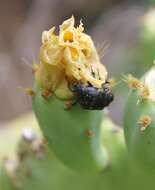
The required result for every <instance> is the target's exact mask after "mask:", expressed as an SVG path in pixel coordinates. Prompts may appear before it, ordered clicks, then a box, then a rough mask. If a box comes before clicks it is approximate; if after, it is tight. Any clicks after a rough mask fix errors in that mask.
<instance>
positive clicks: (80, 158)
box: [33, 86, 108, 172]
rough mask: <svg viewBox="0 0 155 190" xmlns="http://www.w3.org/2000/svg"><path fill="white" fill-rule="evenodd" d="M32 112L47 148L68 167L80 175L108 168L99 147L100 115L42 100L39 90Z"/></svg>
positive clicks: (55, 100) (74, 106) (101, 114)
mask: <svg viewBox="0 0 155 190" xmlns="http://www.w3.org/2000/svg"><path fill="white" fill-rule="evenodd" d="M35 91H36V95H35V96H34V97H33V109H34V112H35V114H36V117H37V119H38V122H39V125H40V127H41V129H42V131H43V134H44V136H45V137H46V138H47V140H48V142H49V147H50V148H51V149H52V150H53V151H54V152H55V154H56V156H57V157H58V158H59V159H60V160H61V161H62V162H63V163H65V164H66V165H67V166H68V167H71V168H73V169H76V170H79V171H86V172H89V171H98V170H102V169H104V168H105V167H106V166H107V165H108V155H107V152H106V150H105V149H104V147H103V146H102V143H101V135H102V134H101V133H100V125H101V121H102V117H103V113H102V111H88V110H84V109H82V108H81V107H80V106H79V105H78V104H76V105H73V107H72V108H71V110H65V109H64V102H63V101H61V100H59V99H57V98H56V97H54V96H53V97H50V98H49V99H45V98H43V97H42V96H41V90H40V88H39V86H37V87H36V89H35Z"/></svg>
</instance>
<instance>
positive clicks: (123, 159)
mask: <svg viewBox="0 0 155 190" xmlns="http://www.w3.org/2000/svg"><path fill="white" fill-rule="evenodd" d="M28 120H29V121H30V122H28ZM33 120H34V119H33V117H31V118H30V117H29V118H27V117H26V118H23V121H24V122H22V123H21V122H18V121H17V122H16V124H15V128H14V129H13V130H12V131H11V132H10V131H9V132H8V133H7V139H10V137H11V136H12V134H15V133H18V135H16V138H11V143H12V144H13V145H14V153H13V155H17V156H18V155H19V153H20V150H24V151H26V152H27V153H26V154H25V157H24V158H23V159H22V160H20V162H19V165H18V169H17V170H16V172H15V173H14V174H15V175H12V176H14V177H13V178H10V175H8V174H9V173H8V170H6V167H5V165H4V163H5V162H2V161H1V167H0V189H2V190H32V189H38V190H42V189H46V190H51V189H53V190H72V189H74V190H79V189H82V190H88V189H89V190H94V189H96V190H124V189H126V190H131V189H133V190H137V189H141V190H146V189H147V188H148V187H149V189H150V190H153V189H154V186H155V181H154V175H152V174H149V173H146V172H145V171H144V172H143V171H141V170H139V168H138V167H137V166H135V165H134V164H133V162H131V160H129V157H128V153H127V151H126V146H125V142H124V135H123V130H122V129H120V128H118V127H116V126H115V125H114V124H113V123H112V122H111V121H110V120H109V119H108V118H105V119H104V120H103V122H102V127H101V129H102V135H103V136H102V137H101V138H102V139H104V144H105V146H106V148H107V150H108V153H109V157H110V163H109V167H107V169H106V170H105V171H102V172H98V173H89V174H88V173H87V174H86V173H85V174H83V173H81V172H76V171H73V170H71V169H69V168H68V167H66V166H65V165H63V164H62V163H61V162H60V161H59V160H58V159H57V158H56V157H55V155H54V154H53V153H52V152H51V151H49V149H48V147H47V145H46V144H44V148H43V149H42V148H41V150H43V153H44V154H43V156H39V157H38V156H36V151H35V152H34V151H33V152H32V149H31V146H30V144H29V143H28V148H26V146H25V145H26V144H25V141H24V142H23V138H22V139H21V135H20V133H19V130H21V128H22V127H23V126H24V127H25V126H27V125H29V124H30V123H33ZM35 125H36V124H35ZM29 127H30V126H29ZM31 127H32V125H31ZM36 131H37V133H38V129H37V130H36ZM4 136H5V134H4V133H1V134H0V137H4ZM40 138H41V139H42V137H37V138H36V139H35V140H37V141H36V142H39V141H40ZM2 139H3V138H0V142H1V143H2ZM5 145H6V147H7V150H8V153H9V150H10V146H8V145H10V142H9V144H8V145H7V142H6V144H5ZM23 147H24V148H23ZM35 147H36V146H35ZM11 149H12V148H11ZM33 150H34V149H33ZM1 155H6V156H7V154H6V151H5V150H4V153H3V152H1ZM13 155H9V158H8V160H10V161H16V159H17V157H14V156H13ZM12 163H14V162H12ZM12 174H13V173H12ZM13 179H14V180H13Z"/></svg>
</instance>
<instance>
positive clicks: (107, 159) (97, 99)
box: [0, 16, 155, 190]
mask: <svg viewBox="0 0 155 190" xmlns="http://www.w3.org/2000/svg"><path fill="white" fill-rule="evenodd" d="M54 30H55V28H52V29H51V30H49V31H45V32H43V35H42V46H41V49H40V56H39V57H40V61H39V64H38V65H37V66H35V68H34V73H35V85H34V89H33V90H32V89H26V91H27V93H28V94H30V95H31V96H32V104H33V109H34V112H35V115H36V118H37V121H38V123H39V126H40V129H41V131H42V135H40V132H38V129H37V130H35V132H32V131H31V130H30V129H26V130H24V132H23V133H22V136H21V135H18V138H17V141H18V143H17V144H16V147H15V148H14V154H13V155H12V158H11V157H9V158H8V157H5V159H3V161H1V165H2V166H1V170H0V189H2V190H18V189H19V190H31V189H38V190H43V189H46V190H51V189H53V190H71V189H74V190H78V189H82V190H88V189H89V190H94V189H97V190H114V189H115V190H120V189H122V190H123V189H126V190H129V189H134V190H136V189H142V190H145V189H146V188H148V187H149V189H154V187H155V180H154V175H155V171H154V168H155V156H154V150H155V148H154V144H155V143H154V137H155V132H154V131H155V130H154V128H155V124H154V122H155V119H154V116H155V111H154V110H155V109H154V108H155V106H154V100H155V91H154V90H155V69H154V67H153V68H152V69H150V70H149V71H148V72H147V73H146V74H145V75H144V76H143V77H142V78H141V79H140V80H139V79H137V78H135V77H133V76H132V75H128V76H126V77H125V82H126V83H127V85H128V86H129V89H130V90H129V91H130V92H129V97H128V101H127V103H126V109H125V114H124V129H125V130H124V132H125V140H124V133H123V129H122V128H120V127H118V126H116V125H115V124H114V123H113V122H112V121H111V120H110V118H109V117H108V116H107V115H105V113H103V112H102V110H103V109H104V108H105V107H107V106H109V104H110V103H111V102H112V101H113V99H114V95H113V93H112V92H111V91H112V86H113V84H112V82H111V80H109V79H108V76H107V74H108V72H107V70H106V68H105V67H104V65H102V64H101V62H100V59H99V56H98V54H97V51H96V49H95V46H94V44H93V41H92V39H91V37H90V36H88V35H87V34H85V33H84V32H83V30H84V28H83V25H82V22H81V23H80V25H79V26H78V27H75V26H74V17H73V16H72V17H71V18H70V19H68V20H66V21H65V22H63V24H62V25H61V26H60V30H59V34H58V35H56V34H55V33H54ZM116 98H117V97H116ZM19 127H21V126H19ZM15 130H17V129H15ZM9 135H11V134H9ZM12 143H13V142H12ZM126 144H127V147H126Z"/></svg>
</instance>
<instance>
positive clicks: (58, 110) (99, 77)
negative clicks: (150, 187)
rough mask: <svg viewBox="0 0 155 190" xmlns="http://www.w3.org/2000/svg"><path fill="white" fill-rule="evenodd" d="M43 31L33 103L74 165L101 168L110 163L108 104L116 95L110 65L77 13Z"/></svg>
mask: <svg viewBox="0 0 155 190" xmlns="http://www.w3.org/2000/svg"><path fill="white" fill-rule="evenodd" d="M54 30H55V28H52V29H51V30H49V31H45V32H43V35H42V46H41V50H40V64H39V66H38V68H37V69H36V72H35V80H36V85H35V90H34V91H35V95H34V96H33V109H34V112H35V114H36V117H37V119H38V122H39V125H40V127H41V129H42V131H43V134H44V136H45V137H46V138H47V140H48V142H49V147H50V148H51V149H52V150H53V151H54V152H55V154H56V156H57V157H58V158H59V159H60V160H61V161H62V162H63V163H64V164H66V165H67V166H68V167H71V168H73V169H75V170H79V171H85V172H90V171H93V172H94V171H101V170H103V169H104V168H105V167H107V166H108V164H109V158H108V154H107V151H106V149H105V147H104V146H103V144H102V143H101V135H102V134H101V129H100V125H101V121H102V117H103V114H102V111H101V110H102V109H103V108H104V107H106V106H108V105H109V103H110V102H111V101H112V100H113V94H112V93H111V91H110V83H109V82H108V80H107V71H106V68H105V67H104V66H103V65H102V64H101V63H100V60H99V57H98V54H97V51H96V49H95V46H94V44H93V41H92V39H91V38H90V36H88V35H87V34H85V33H84V32H83V30H84V28H83V24H82V23H80V25H79V26H78V27H75V26H74V17H73V16H72V17H71V18H70V19H68V20H66V21H64V22H63V24H62V25H61V26H60V31H59V35H58V36H57V35H55V34H54Z"/></svg>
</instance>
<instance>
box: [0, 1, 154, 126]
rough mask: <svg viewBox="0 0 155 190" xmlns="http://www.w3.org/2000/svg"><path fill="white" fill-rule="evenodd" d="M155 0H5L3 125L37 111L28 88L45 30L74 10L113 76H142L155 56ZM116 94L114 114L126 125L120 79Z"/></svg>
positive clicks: (1, 11)
mask: <svg viewBox="0 0 155 190" xmlns="http://www.w3.org/2000/svg"><path fill="white" fill-rule="evenodd" d="M154 5H155V1H153V0H150V1H149V0H143V1H140V0H139V1H138V0H91V1H90V0H78V1H75V0H5V1H3V0H0V26H1V27H0V126H3V125H4V123H5V122H6V121H8V120H12V119H14V118H15V117H18V116H19V115H22V114H24V113H27V112H29V111H31V100H30V99H29V98H28V97H27V96H26V95H25V93H24V91H23V90H22V88H24V87H31V86H32V85H33V75H32V72H31V64H32V62H36V63H37V61H38V57H37V55H38V51H39V47H40V43H41V33H42V31H43V30H45V29H49V28H50V27H51V26H53V25H55V26H57V27H58V26H59V25H60V24H61V22H62V21H63V20H64V19H66V18H68V17H70V16H71V15H72V14H73V15H74V16H75V18H76V20H77V23H79V21H80V19H82V20H83V23H84V25H85V31H86V32H87V33H88V34H90V35H91V36H92V38H93V40H94V42H95V44H96V47H97V49H98V52H99V54H100V56H101V58H102V62H103V64H105V65H106V67H107V69H108V71H109V76H110V77H115V78H117V79H119V78H120V77H121V76H122V74H124V73H128V72H130V73H132V74H134V75H136V76H140V75H141V74H142V73H144V72H145V71H146V69H148V68H149V67H151V65H152V63H153V60H154V58H155V43H154V42H155V40H154V34H155V13H154V11H152V10H153V7H154ZM150 11H151V12H152V14H149V13H150ZM153 13H154V14H153ZM148 14H149V15H148ZM149 16H150V17H149ZM152 17H154V19H152ZM149 19H150V20H151V19H152V20H151V21H150V20H149ZM150 25H151V27H152V28H154V29H151V28H150ZM107 46H108V48H106V47H107ZM103 55H104V56H103ZM115 94H116V95H115V96H116V97H115V101H114V102H113V103H112V104H111V106H110V108H109V110H110V115H111V116H112V118H113V120H114V121H115V122H116V123H117V124H122V112H123V107H124V101H125V98H126V96H127V92H126V88H125V87H124V86H123V85H122V84H119V85H118V86H117V89H116V92H115Z"/></svg>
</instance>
